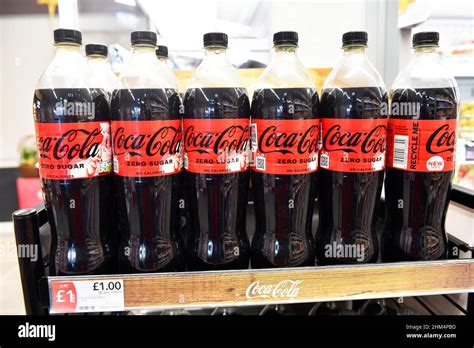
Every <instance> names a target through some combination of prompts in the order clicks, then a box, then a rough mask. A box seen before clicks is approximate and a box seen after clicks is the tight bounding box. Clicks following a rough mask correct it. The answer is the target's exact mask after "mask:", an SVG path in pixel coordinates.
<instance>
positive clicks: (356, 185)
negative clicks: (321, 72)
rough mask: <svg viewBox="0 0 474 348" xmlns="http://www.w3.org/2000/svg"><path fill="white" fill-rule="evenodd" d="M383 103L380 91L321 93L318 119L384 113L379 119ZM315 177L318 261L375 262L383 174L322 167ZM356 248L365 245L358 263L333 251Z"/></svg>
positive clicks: (324, 262)
mask: <svg viewBox="0 0 474 348" xmlns="http://www.w3.org/2000/svg"><path fill="white" fill-rule="evenodd" d="M383 102H386V94H385V92H384V91H383V90H382V89H381V88H379V87H360V88H342V89H340V88H334V89H325V90H323V94H322V97H321V118H347V119H371V118H386V117H387V116H386V115H385V116H384V115H381V108H382V106H383V104H382V103H383ZM318 173H319V185H318V187H319V201H320V204H319V209H320V221H319V227H318V231H317V234H316V258H317V263H318V264H320V265H328V264H352V263H367V262H375V261H376V260H377V258H378V254H379V247H378V244H379V243H378V240H377V235H376V231H375V220H376V214H375V212H376V208H377V207H378V205H379V201H380V194H381V190H382V184H383V177H384V171H383V170H381V171H375V172H363V173H355V172H340V171H330V170H326V169H324V168H321V167H320V169H319V172H318ZM335 246H336V248H335ZM357 246H364V255H363V258H361V259H359V257H357V256H355V255H353V254H351V255H348V254H349V253H345V254H344V253H343V254H342V256H339V255H341V254H339V253H338V252H337V248H341V250H343V251H344V252H346V251H347V250H349V248H356V247H357ZM346 247H347V249H346ZM335 249H336V250H335ZM350 250H351V251H352V250H354V249H350Z"/></svg>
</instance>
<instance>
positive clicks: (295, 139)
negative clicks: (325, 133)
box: [258, 125, 319, 155]
mask: <svg viewBox="0 0 474 348" xmlns="http://www.w3.org/2000/svg"><path fill="white" fill-rule="evenodd" d="M318 137H319V127H318V126H317V125H313V126H311V127H309V128H308V129H306V130H305V131H304V132H291V133H287V132H281V133H280V132H277V127H276V126H270V127H267V128H266V129H265V130H264V131H263V132H262V134H261V136H260V139H259V142H258V149H259V151H260V152H261V153H272V152H279V153H282V154H285V155H286V154H293V153H294V152H293V149H294V148H296V149H295V150H296V151H297V152H298V153H299V154H301V155H302V154H305V153H313V152H316V151H317V150H318Z"/></svg>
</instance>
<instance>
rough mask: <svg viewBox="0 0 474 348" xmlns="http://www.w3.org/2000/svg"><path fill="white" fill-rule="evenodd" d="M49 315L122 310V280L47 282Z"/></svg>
mask: <svg viewBox="0 0 474 348" xmlns="http://www.w3.org/2000/svg"><path fill="white" fill-rule="evenodd" d="M49 289H50V303H51V308H50V312H51V313H84V312H113V311H123V310H124V292H123V280H122V279H110V280H103V281H94V280H75V281H61V280H51V281H50V282H49Z"/></svg>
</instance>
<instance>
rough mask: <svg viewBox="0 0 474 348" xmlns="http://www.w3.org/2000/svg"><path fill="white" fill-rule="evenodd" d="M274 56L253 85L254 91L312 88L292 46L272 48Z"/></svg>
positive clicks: (307, 74) (309, 77)
mask: <svg viewBox="0 0 474 348" xmlns="http://www.w3.org/2000/svg"><path fill="white" fill-rule="evenodd" d="M273 49H274V55H273V58H272V61H271V62H270V64H269V65H268V67H267V68H266V69H265V70H264V72H263V73H262V76H261V77H260V78H259V80H258V81H257V83H256V84H255V86H254V88H255V90H259V89H267V88H314V87H315V85H314V81H313V79H312V78H311V76H310V75H309V73H308V71H307V70H306V69H305V67H304V66H303V64H302V63H301V61H300V59H299V57H298V55H297V50H298V46H297V45H294V44H280V45H275V46H274V47H273Z"/></svg>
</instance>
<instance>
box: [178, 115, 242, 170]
mask: <svg viewBox="0 0 474 348" xmlns="http://www.w3.org/2000/svg"><path fill="white" fill-rule="evenodd" d="M249 137H250V121H249V119H248V118H237V119H184V169H186V170H187V171H189V172H193V173H203V174H226V173H238V172H243V171H246V170H248V167H249Z"/></svg>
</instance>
